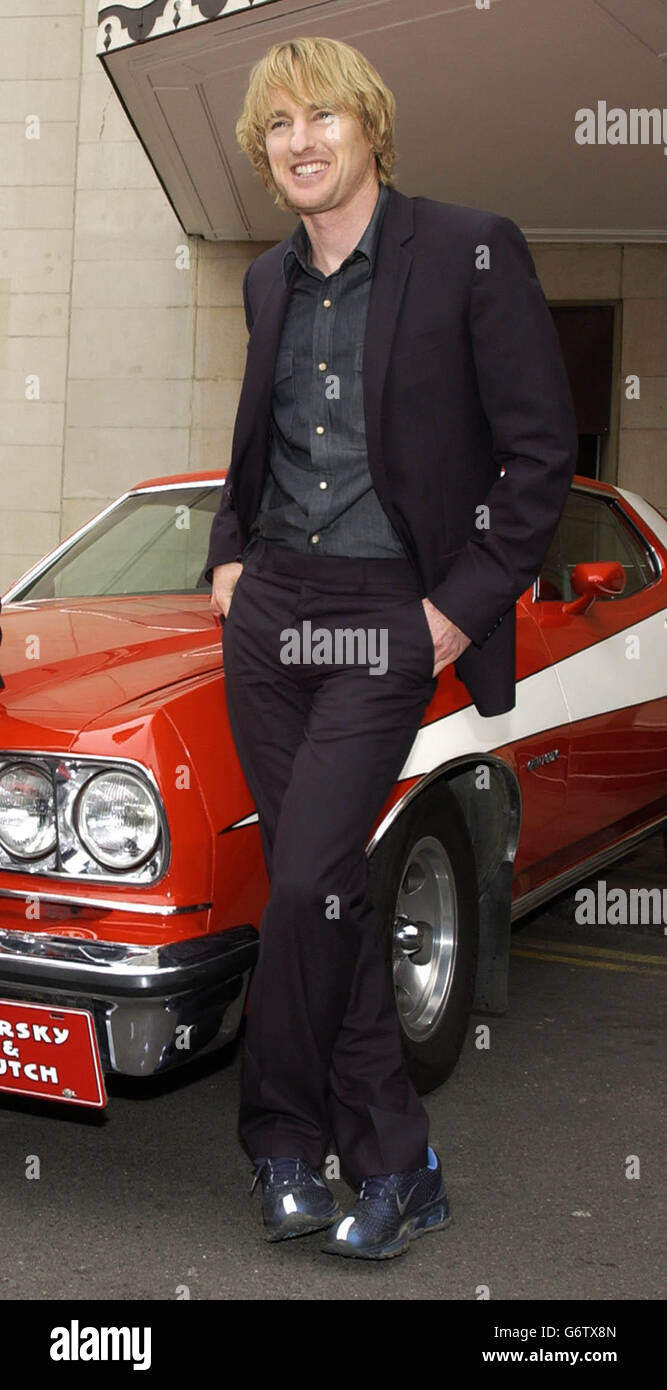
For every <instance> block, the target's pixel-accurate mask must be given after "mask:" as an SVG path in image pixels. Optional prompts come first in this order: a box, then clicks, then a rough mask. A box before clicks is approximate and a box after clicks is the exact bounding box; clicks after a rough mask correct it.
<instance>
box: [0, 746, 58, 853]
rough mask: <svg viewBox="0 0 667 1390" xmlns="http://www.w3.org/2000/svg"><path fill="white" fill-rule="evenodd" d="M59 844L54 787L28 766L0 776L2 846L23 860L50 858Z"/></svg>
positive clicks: (14, 767)
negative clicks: (57, 843) (49, 855)
mask: <svg viewBox="0 0 667 1390" xmlns="http://www.w3.org/2000/svg"><path fill="white" fill-rule="evenodd" d="M55 843H56V821H55V801H54V794H53V783H52V782H51V778H50V777H48V776H47V774H46V773H45V772H40V770H39V768H35V767H30V765H29V764H28V763H25V764H24V763H14V764H13V765H12V766H11V767H6V768H4V769H3V771H2V772H0V844H2V845H4V848H5V849H6V850H8V852H9V853H10V854H13V855H16V856H17V857H19V858H21V859H35V858H37V857H40V858H41V857H42V856H43V855H45V854H49V853H50V852H51V851H52V850H53V848H54V846H55Z"/></svg>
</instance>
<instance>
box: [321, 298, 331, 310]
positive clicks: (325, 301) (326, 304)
mask: <svg viewBox="0 0 667 1390" xmlns="http://www.w3.org/2000/svg"><path fill="white" fill-rule="evenodd" d="M322 303H323V305H324V307H325V309H330V308H331V300H330V299H323V300H322Z"/></svg>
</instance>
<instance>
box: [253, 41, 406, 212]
mask: <svg viewBox="0 0 667 1390" xmlns="http://www.w3.org/2000/svg"><path fill="white" fill-rule="evenodd" d="M276 87H283V88H284V89H285V91H287V92H289V94H290V96H291V97H292V98H293V99H294V100H295V101H298V102H301V101H302V100H303V97H304V96H307V97H308V98H309V100H310V101H312V102H313V103H315V104H317V105H322V106H325V107H326V105H327V103H330V102H333V103H334V104H335V105H337V106H341V107H342V108H343V110H345V111H348V112H350V113H351V114H352V115H355V116H357V117H358V119H359V121H360V122H361V125H362V128H363V130H364V132H365V134H366V136H367V139H368V140H369V142H370V144H371V146H372V149H373V152H374V154H375V162H376V167H377V173H378V178H379V179H380V181H381V182H382V183H388V184H392V183H393V181H394V176H393V169H394V163H395V160H396V151H395V148H394V120H395V113H396V102H395V100H394V96H393V93H392V92H390V90H389V88H388V87H387V86H385V84H384V82H383V81H382V78H381V77H380V75H379V73H378V72H376V70H375V68H374V67H372V66H371V64H370V63H369V61H368V59H367V58H365V57H364V55H363V53H360V52H359V50H358V49H357V48H352V47H351V46H350V44H347V43H341V42H340V41H339V40H338V39H326V38H319V39H314V38H299V39H286V40H285V41H284V42H282V43H275V44H273V46H272V47H271V48H270V49H269V50H268V52H267V53H265V54H264V57H263V58H260V60H259V62H258V63H255V66H254V67H253V69H252V71H251V73H250V81H249V84H248V90H247V92H246V95H245V101H244V104H243V110H242V112H241V115H240V116H239V119H238V121H237V122H236V138H237V140H238V142H239V145H240V146H241V149H242V150H243V152H244V154H246V155H247V156H248V159H249V160H250V163H251V164H252V166H253V168H254V169H255V170H256V172H257V173H258V174H259V176H260V178H261V179H262V182H263V184H264V186H265V187H266V188H267V189H268V191H269V193H273V195H274V202H276V203H277V205H278V207H280V208H282V209H283V211H286V210H287V208H288V204H287V203H286V202H285V200H284V198H283V196H282V194H281V193H280V190H279V189H278V188H277V186H276V183H275V181H274V178H273V175H272V173H271V167H270V165H269V159H268V155H267V152H266V123H267V119H268V116H269V114H270V112H271V110H272V103H271V99H270V93H271V91H272V89H273V88H276Z"/></svg>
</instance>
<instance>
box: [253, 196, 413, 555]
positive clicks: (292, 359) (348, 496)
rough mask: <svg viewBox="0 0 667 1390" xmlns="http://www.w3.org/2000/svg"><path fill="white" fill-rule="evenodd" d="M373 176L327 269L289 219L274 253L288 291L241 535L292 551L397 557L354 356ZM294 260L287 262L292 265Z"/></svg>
mask: <svg viewBox="0 0 667 1390" xmlns="http://www.w3.org/2000/svg"><path fill="white" fill-rule="evenodd" d="M388 191H389V190H388V187H387V185H386V184H381V185H380V192H379V195H378V199H377V202H376V204H375V208H374V210H373V214H372V216H371V219H370V221H369V223H368V226H367V227H366V230H365V232H364V233H363V235H362V237H361V239H360V240H359V242H358V243H357V245H356V247H355V249H354V250H353V251H351V252H350V254H349V256H346V258H345V260H344V261H343V262H342V264H341V265H340V266H339V267H338V270H335V271H334V272H333V274H331V275H324V274H323V272H322V271H321V270H318V269H317V268H316V267H315V266H313V265H311V264H310V263H309V255H310V241H309V238H308V235H307V233H306V229H305V227H304V224H303V222H302V221H299V224H298V226H297V227H296V228H295V231H294V232H293V234H292V236H291V238H290V244H289V246H288V247H287V248H286V250H285V254H284V256H283V277H284V279H285V284H286V285H287V286H288V287H289V284H290V276H291V275H292V272H293V274H294V278H293V280H292V281H291V285H292V288H291V293H290V298H289V303H288V306H287V313H286V315H285V321H284V324H283V331H282V336H281V340H280V346H279V349H278V354H277V357H276V367H275V373H274V382H273V399H272V414H271V444H270V454H269V471H268V474H267V477H266V482H265V485H264V490H263V493H262V498H261V502H260V507H259V510H258V513H257V516H256V517H255V520H254V522H253V525H252V528H251V532H250V538H249V540H248V543H247V545H246V547H245V550H244V551H243V556H242V558H243V560H245V559H246V558H247V556H248V555H249V553H250V551H251V549H252V548H253V546H254V545H255V543H256V541H257V538H258V537H259V536H263V537H264V538H265V539H266V540H267V541H269V542H275V543H276V544H278V545H281V546H286V547H287V548H288V549H290V550H296V551H299V552H301V553H302V554H305V553H311V554H317V553H320V554H327V555H356V556H377V557H385V558H388V557H396V556H401V557H403V558H405V549H404V546H403V543H402V541H401V540H400V538H399V536H398V535H397V533H396V531H395V529H394V527H393V526H392V524H391V522H390V520H389V517H388V516H387V514H386V512H384V511H383V509H382V506H381V503H380V500H379V498H378V496H377V493H376V491H375V489H374V487H373V483H372V481H371V475H370V472H369V469H368V454H367V451H366V428H365V419H364V401H363V371H362V356H363V348H364V335H365V331H366V316H367V313H368V301H369V297H370V290H371V281H372V275H373V269H374V264H375V254H376V249H377V240H378V234H379V230H380V226H381V222H382V217H383V215H384V210H385V207H386V203H387V197H388ZM294 263H295V264H294Z"/></svg>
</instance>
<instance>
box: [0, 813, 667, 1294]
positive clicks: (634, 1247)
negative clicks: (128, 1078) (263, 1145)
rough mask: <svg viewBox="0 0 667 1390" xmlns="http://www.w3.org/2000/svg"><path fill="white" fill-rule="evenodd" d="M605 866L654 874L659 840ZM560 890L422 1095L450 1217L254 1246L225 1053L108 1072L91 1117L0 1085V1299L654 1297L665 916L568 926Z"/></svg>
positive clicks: (253, 1216) (660, 865)
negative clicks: (403, 1236) (97, 1111)
mask: <svg viewBox="0 0 667 1390" xmlns="http://www.w3.org/2000/svg"><path fill="white" fill-rule="evenodd" d="M605 877H606V879H607V882H608V885H609V887H611V886H623V887H630V886H635V885H636V886H639V885H641V884H648V885H650V884H651V883H654V884H656V885H657V886H663V885H664V884H665V874H664V850H663V843H662V840H661V839H660V838H659V837H654V838H653V839H652V840H651V841H648V842H647V843H646V844H645V845H644V846H642V847H641V848H640V850H638V851H637V852H636V853H635V854H633V855H632V856H630V857H628V858H627V859H626V860H625V861H624V862H623V864H621V865H620V866H619V867H618V868H617V869H616V870H615V871H609V872H607V873H606V875H605ZM574 906H575V904H574V895H573V894H569V895H564V896H563V897H562V898H560V899H559V900H558V902H557V903H555V904H552V905H551V906H550V907H549V908H548V909H546V910H545V911H542V912H540V913H538V914H534V915H533V916H532V917H531V918H530V919H529V920H527V921H526V922H525V924H524V926H523V928H522V930H521V931H519V932H518V933H517V935H516V937H515V945H514V950H513V958H512V967H511V994H510V1010H509V1013H508V1014H507V1016H506V1017H505V1018H503V1019H495V1020H488V1019H486V1020H485V1019H484V1018H483V1017H482V1016H481V1015H480V1016H476V1017H475V1018H473V1019H472V1020H471V1025H470V1030H469V1034H468V1039H467V1042H466V1046H465V1048H464V1051H463V1055H462V1057H461V1061H460V1063H459V1066H458V1068H457V1070H456V1072H455V1074H454V1075H453V1077H452V1078H451V1079H450V1081H449V1082H448V1083H447V1085H446V1086H444V1087H442V1088H441V1089H440V1090H439V1091H438V1092H436V1093H434V1094H433V1095H431V1096H430V1097H428V1100H427V1105H428V1109H429V1113H430V1115H431V1118H432V1131H431V1138H432V1142H433V1143H434V1144H435V1145H436V1147H437V1148H438V1149H439V1151H440V1153H441V1156H442V1159H443V1164H444V1168H445V1174H446V1180H447V1186H448V1191H449V1195H450V1200H451V1203H452V1210H453V1213H454V1224H453V1225H452V1226H451V1227H450V1228H449V1229H447V1230H445V1231H442V1232H437V1233H433V1234H431V1235H430V1236H427V1237H425V1238H424V1239H422V1240H420V1241H418V1242H417V1243H415V1244H414V1245H413V1246H412V1247H411V1249H410V1251H409V1253H408V1254H407V1255H405V1256H403V1257H401V1258H400V1259H397V1260H392V1261H388V1262H386V1263H383V1264H381V1265H376V1264H369V1263H366V1262H352V1261H344V1260H337V1259H336V1258H334V1257H332V1256H327V1255H324V1254H322V1253H321V1252H320V1250H319V1238H318V1237H317V1236H310V1237H306V1238H303V1239H301V1240H297V1241H291V1242H288V1243H284V1244H281V1245H277V1246H266V1245H265V1243H264V1242H263V1241H262V1240H261V1238H260V1235H259V1219H260V1195H259V1188H258V1189H257V1190H256V1192H255V1194H254V1196H253V1197H252V1198H251V1197H250V1196H249V1195H248V1189H249V1184H250V1173H251V1169H250V1165H249V1162H248V1160H247V1158H246V1157H245V1155H244V1153H243V1151H242V1150H241V1148H240V1146H239V1144H238V1142H237V1139H236V1135H235V1110H236V1102H237V1092H238V1076H239V1057H238V1052H237V1051H235V1050H231V1051H229V1052H228V1053H227V1054H224V1055H223V1056H222V1057H221V1058H218V1059H216V1060H214V1061H211V1060H208V1061H206V1062H202V1063H201V1064H200V1065H199V1067H198V1068H196V1069H193V1070H191V1072H190V1074H189V1076H188V1079H187V1080H186V1079H185V1077H184V1076H183V1075H182V1074H181V1075H180V1076H178V1077H177V1078H173V1077H172V1078H169V1079H167V1080H165V1081H163V1082H161V1083H151V1084H150V1085H144V1086H143V1087H142V1086H139V1085H135V1084H133V1083H128V1084H127V1085H125V1084H123V1085H121V1084H119V1083H118V1082H115V1083H113V1082H112V1083H110V1086H109V1091H110V1101H109V1106H108V1108H107V1110H106V1112H105V1114H104V1116H102V1117H99V1116H92V1115H90V1114H81V1113H80V1112H78V1111H75V1110H67V1109H64V1108H60V1107H56V1106H47V1105H39V1104H32V1103H31V1102H28V1101H24V1100H12V1101H10V1100H8V1099H6V1098H5V1099H3V1101H2V1102H0V1153H1V1154H2V1186H1V1188H0V1223H1V1228H2V1236H3V1249H4V1256H3V1260H2V1262H1V1263H0V1299H5V1300H9V1299H24V1298H26V1299H42V1298H56V1299H75V1300H76V1299H91V1298H92V1299H126V1298H129V1299H141V1300H143V1299H146V1300H153V1299H172V1298H176V1297H177V1296H179V1295H178V1294H177V1290H178V1289H179V1287H181V1286H183V1285H187V1286H188V1288H189V1290H190V1296H191V1297H192V1298H193V1299H225V1298H234V1299H236V1298H244V1299H246V1298H248V1299H255V1298H256V1299H303V1298H308V1299H317V1300H324V1299H331V1298H336V1299H348V1298H357V1299H358V1298H362V1299H384V1298H389V1299H414V1298H419V1299H421V1298H426V1299H448V1300H457V1299H465V1300H474V1299H475V1298H478V1297H479V1292H477V1291H478V1290H479V1288H480V1286H483V1285H485V1286H488V1289H489V1293H490V1296H491V1298H492V1299H494V1300H495V1299H524V1298H528V1299H549V1300H551V1299H558V1298H565V1299H582V1300H595V1299H613V1298H622V1299H642V1300H645V1299H659V1298H661V1297H663V1296H664V1267H663V1269H662V1270H661V1267H660V1252H661V1248H662V1245H663V1241H662V1238H661V1233H662V1232H663V1231H664V1225H665V1204H664V1188H663V1187H662V1186H661V1160H662V1150H663V1148H664V1121H663V1118H662V1116H663V1114H664V1109H663V1108H662V1107H661V1106H660V1103H659V1086H660V1074H661V1072H663V1069H664V1058H665V1034H664V1004H665V995H666V990H665V984H666V975H667V939H666V938H665V936H664V932H663V928H662V926H660V925H656V926H653V927H646V926H644V927H642V926H635V927H626V928H618V929H613V928H609V927H604V928H601V927H582V926H577V925H576V924H575V923H574V920H573V915H574ZM484 1022H489V1023H490V1028H491V1046H490V1048H489V1050H486V1051H481V1050H479V1049H478V1048H477V1047H476V1046H475V1037H476V1032H475V1030H476V1029H477V1028H478V1027H479V1025H480V1023H484ZM663 1074H664V1072H663ZM28 1155H37V1156H38V1157H39V1159H40V1165H41V1176H40V1179H39V1181H27V1180H26V1178H25V1176H24V1174H25V1165H26V1159H27V1157H28ZM631 1155H635V1156H636V1157H637V1158H638V1160H639V1173H640V1176H639V1178H638V1179H634V1178H628V1177H627V1176H626V1164H627V1163H628V1159H629V1156H631ZM338 1190H339V1194H340V1195H341V1197H342V1198H343V1200H344V1201H345V1202H347V1203H349V1202H350V1201H351V1196H352V1194H351V1193H350V1192H349V1189H347V1188H346V1186H345V1185H344V1184H343V1183H340V1184H338ZM181 1296H182V1295H181ZM590 1320H591V1319H590V1318H589V1319H588V1321H590Z"/></svg>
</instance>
